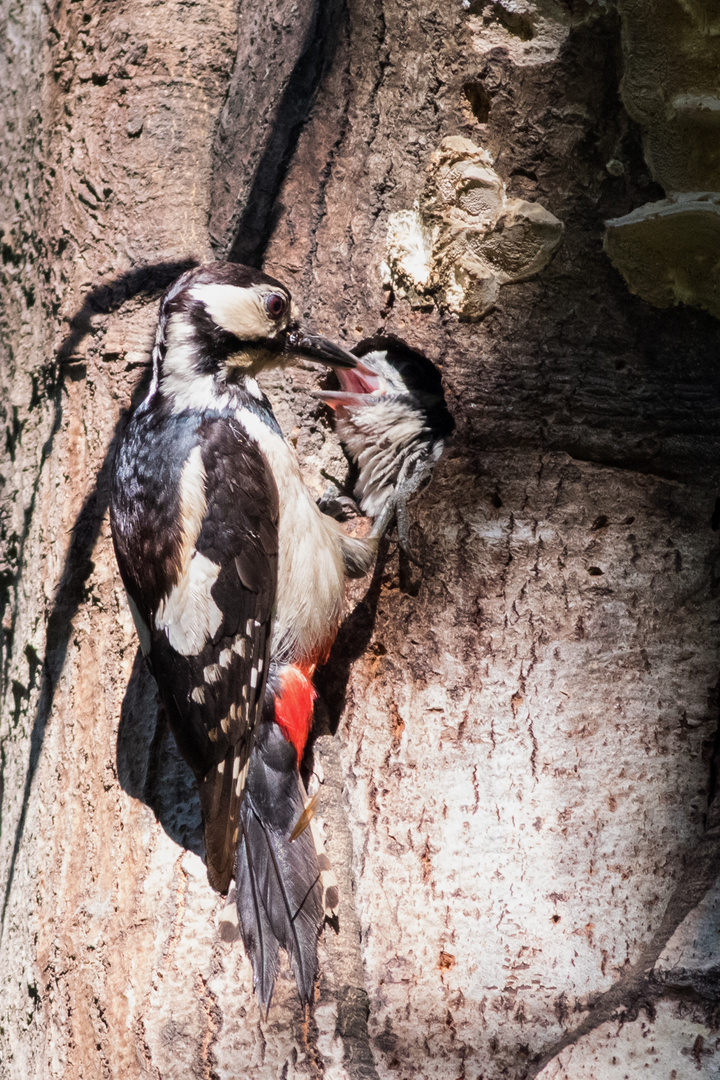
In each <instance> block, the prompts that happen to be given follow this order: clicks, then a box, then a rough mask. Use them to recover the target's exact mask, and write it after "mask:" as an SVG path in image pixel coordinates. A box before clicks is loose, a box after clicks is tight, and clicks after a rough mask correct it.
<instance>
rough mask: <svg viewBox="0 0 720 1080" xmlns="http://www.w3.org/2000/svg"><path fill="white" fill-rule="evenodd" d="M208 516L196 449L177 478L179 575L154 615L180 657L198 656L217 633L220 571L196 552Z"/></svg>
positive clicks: (199, 458)
mask: <svg viewBox="0 0 720 1080" xmlns="http://www.w3.org/2000/svg"><path fill="white" fill-rule="evenodd" d="M206 512H207V500H206V498H205V468H204V466H203V463H202V453H201V450H200V447H199V446H196V447H195V448H194V449H193V450H192V451H191V453H190V456H189V457H188V459H187V461H186V462H185V465H184V466H183V471H182V473H181V476H180V520H181V523H182V540H181V544H180V557H179V563H180V574H179V577H178V580H177V581H176V583H175V585H174V586H173V588H172V589H171V590H170V592H169V594H168V595H167V596H166V597H165V599H164V600H161V602H160V606H159V607H158V609H157V612H156V613H155V626H156V628H157V629H158V630H161V631H164V632H165V634H166V635H167V639H168V641H169V642H170V644H171V645H172V647H173V649H175V651H176V652H179V653H180V655H181V656H197V655H198V653H200V652H202V650H203V647H204V646H205V643H206V642H207V640H208V639H209V638H211V637H212V636H213V635H214V634H215V633H216V631H217V630H218V628H219V626H220V624H221V622H222V612H221V611H220V608H219V607H218V606H217V604H216V603H215V601H214V600H213V598H212V595H211V589H212V587H213V585H214V584H215V582H216V581H217V578H218V574H219V573H220V567H219V566H218V565H217V563H214V562H211V560H210V559H208V558H206V556H205V555H201V554H200V552H199V551H197V550H196V549H195V544H196V543H197V539H198V537H199V535H200V530H201V529H202V523H203V518H204V517H205V513H206Z"/></svg>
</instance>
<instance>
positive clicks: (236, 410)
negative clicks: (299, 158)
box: [110, 264, 374, 1008]
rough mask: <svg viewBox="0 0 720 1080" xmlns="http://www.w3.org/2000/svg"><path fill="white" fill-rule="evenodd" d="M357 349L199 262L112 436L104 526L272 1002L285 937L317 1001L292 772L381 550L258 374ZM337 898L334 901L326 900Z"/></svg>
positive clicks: (308, 868) (313, 913) (334, 358)
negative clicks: (341, 633)
mask: <svg viewBox="0 0 720 1080" xmlns="http://www.w3.org/2000/svg"><path fill="white" fill-rule="evenodd" d="M297 356H308V357H311V358H312V359H314V360H319V361H322V362H323V363H326V364H330V365H332V366H334V367H337V368H348V369H349V368H352V367H355V366H356V365H357V364H358V361H357V360H356V358H355V357H353V356H352V355H351V354H350V353H348V352H346V351H345V350H344V349H342V348H340V347H339V346H336V345H334V344H332V343H331V342H329V341H327V340H326V339H325V338H322V337H316V336H313V335H311V334H309V333H307V332H306V331H305V330H303V329H302V328H301V327H300V326H299V325H298V324H297V322H296V321H294V317H293V313H292V306H291V298H290V294H289V292H288V291H287V289H286V288H284V286H283V285H281V284H280V283H279V282H277V281H275V280H274V279H273V278H271V277H267V276H266V275H265V274H262V273H260V272H259V271H257V270H251V269H249V268H247V267H244V266H239V265H237V264H217V265H214V266H206V267H200V268H198V269H194V270H190V271H188V272H187V273H185V274H184V275H183V276H182V277H181V278H179V279H178V280H177V281H176V282H175V284H174V285H172V286H171V288H170V289H169V290H168V292H167V293H166V295H165V296H164V298H163V300H162V302H161V305H160V316H159V321H158V327H157V334H156V338H155V347H154V351H153V376H152V383H151V385H150V390H149V393H148V395H147V397H146V398H145V400H144V401H143V402H142V404H141V405H140V406H139V407H138V408H137V409H136V411H135V413H134V415H133V416H132V418H131V420H130V422H129V424H128V426H127V429H126V431H125V433H124V436H123V438H122V440H121V442H120V445H119V448H118V451H117V455H116V459H115V464H114V469H113V476H112V486H111V500H110V521H111V526H112V535H113V542H114V545H115V552H116V555H117V561H118V565H119V567H120V573H121V576H122V579H123V582H124V585H125V589H126V591H127V595H128V601H129V605H130V609H131V611H132V614H133V617H134V620H135V623H136V626H137V631H138V635H139V638H140V644H141V648H142V650H143V653H144V654H145V656H146V658H147V660H148V663H149V665H150V668H151V670H152V673H153V675H154V676H155V679H156V681H157V685H158V689H159V693H160V697H161V701H162V703H163V705H164V707H165V709H166V711H167V714H168V717H169V721H170V725H171V728H172V731H173V733H174V736H175V739H176V741H177V745H178V748H179V750H180V752H181V754H182V755H183V757H184V758H185V760H186V761H187V762H188V764H189V765H190V766H191V768H192V769H193V771H194V773H195V776H196V778H197V783H198V788H199V792H200V801H201V806H202V812H203V818H204V826H205V845H206V858H207V869H208V877H209V880H210V882H211V884H212V885H213V886H214V887H215V888H216V889H218V890H219V891H220V892H222V893H225V892H226V891H227V890H228V888H229V887H230V885H231V881H232V879H233V878H234V879H235V897H236V903H237V913H238V920H239V923H240V929H241V933H242V936H243V940H244V943H245V947H246V950H247V952H248V954H249V956H250V959H251V961H252V965H253V971H254V981H255V986H256V990H257V993H258V996H259V998H260V1001H261V1003H262V1005H263V1006H264V1007H265V1008H267V1007H268V1006H269V1003H270V997H271V994H272V989H273V985H274V980H275V975H276V971H277V964H278V958H279V947H280V946H282V947H283V948H285V949H286V950H287V952H288V954H289V956H290V959H291V963H292V966H293V969H294V973H295V977H296V981H297V985H298V990H299V993H300V996H301V998H302V999H303V1000H309V999H310V997H311V994H312V990H313V983H314V978H315V972H316V967H317V937H318V933H319V929H320V926H321V924H322V920H323V890H322V886H321V881H320V873H321V868H322V867H321V865H319V863H318V855H317V850H316V845H315V843H314V841H313V831H312V830H311V829H306V828H304V826H303V816H304V817H305V822H306V821H307V817H308V812H307V810H306V801H305V797H304V796H305V792H304V788H303V786H302V782H301V779H300V775H299V772H298V766H299V763H300V760H301V758H302V755H303V750H304V748H305V743H306V740H307V737H308V734H309V730H310V725H311V723H312V712H313V699H314V696H315V695H314V690H313V686H312V676H313V671H314V669H315V666H316V664H317V663H318V662H319V661H321V660H322V659H323V658H324V657H325V656H326V655H327V653H328V651H329V649H330V646H331V644H332V642H333V640H334V637H335V634H336V632H337V628H338V624H339V621H340V618H341V613H342V610H343V602H344V594H345V580H346V577H347V576H359V575H361V574H363V573H365V572H366V570H367V569H368V568H369V565H370V563H371V561H372V557H373V553H374V552H373V543H372V542H368V541H362V540H356V539H352V538H350V537H348V536H346V535H345V534H344V533H343V531H342V528H341V526H339V525H338V524H337V522H335V521H333V520H332V519H331V518H329V517H327V516H325V515H323V514H322V513H320V511H319V510H318V508H317V506H316V505H315V502H314V500H313V497H312V496H311V494H310V492H309V490H308V489H307V488H306V486H305V484H304V483H303V480H302V478H301V475H300V470H299V467H298V463H297V460H296V458H295V455H294V454H293V452H292V450H291V449H290V448H289V446H288V445H287V443H286V442H285V441H284V439H283V436H282V433H281V431H280V428H279V427H278V424H277V422H276V420H275V417H274V416H273V411H272V408H271V405H270V402H269V401H268V399H267V397H266V396H265V394H264V393H262V391H261V390H260V389H259V387H258V384H257V381H256V379H255V376H256V374H257V373H258V371H260V370H261V369H262V368H264V367H267V366H268V365H273V364H285V363H290V362H292V360H293V358H294V357H297ZM328 903H329V905H330V906H331V907H332V906H334V904H336V903H337V898H336V897H334V898H328Z"/></svg>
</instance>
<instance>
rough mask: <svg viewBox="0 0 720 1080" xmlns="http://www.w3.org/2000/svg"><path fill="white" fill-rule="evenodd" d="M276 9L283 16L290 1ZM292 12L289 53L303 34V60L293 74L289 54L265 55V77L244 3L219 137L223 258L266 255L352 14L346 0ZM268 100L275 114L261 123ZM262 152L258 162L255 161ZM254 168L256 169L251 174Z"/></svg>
mask: <svg viewBox="0 0 720 1080" xmlns="http://www.w3.org/2000/svg"><path fill="white" fill-rule="evenodd" d="M276 16H277V18H278V20H279V21H280V22H282V16H283V12H282V8H280V9H279V10H278V11H277V12H276ZM288 16H289V18H290V22H291V24H292V26H293V37H294V38H295V41H294V42H286V43H285V46H284V49H283V52H284V54H287V51H288V50H290V51H291V50H292V48H293V46H294V44H295V42H296V41H297V40H298V38H300V37H302V40H301V42H300V44H299V45H298V47H297V56H296V59H295V62H294V64H293V65H292V68H291V69H290V71H289V72H288V74H287V77H285V71H284V60H282V59H280V60H279V62H278V63H274V64H272V65H270V67H269V68H268V67H267V64H266V63H264V64H263V67H264V69H265V73H264V77H263V79H262V82H261V84H258V82H257V79H256V73H255V71H254V70H253V60H254V59H255V57H254V56H253V52H252V45H248V42H247V29H246V27H247V23H248V19H249V18H251V17H252V13H251V12H250V13H249V12H248V11H246V10H245V9H244V8H242V9H241V15H240V16H239V17H241V33H240V34H239V40H238V54H237V58H236V61H235V69H234V71H233V75H232V78H231V82H230V89H229V91H228V96H227V99H226V101H225V105H224V107H223V110H222V114H221V117H220V121H219V124H218V129H217V132H216V136H215V140H214V144H213V168H212V173H213V188H212V196H211V203H210V205H211V207H212V210H211V214H210V222H209V233H210V239H211V243H212V244H213V247H214V249H215V251H216V253H217V255H218V257H219V258H227V259H228V260H229V261H230V262H240V263H245V264H247V265H249V266H260V265H261V263H262V259H263V254H264V252H265V249H266V247H267V244H268V241H269V238H270V236H271V234H272V231H273V228H274V226H275V222H276V219H277V216H278V214H279V213H280V212H281V211H282V209H283V208H282V206H280V205H278V202H277V198H278V194H279V192H280V189H281V187H282V183H283V180H284V179H285V175H286V173H287V170H288V166H289V164H290V162H291V161H292V159H293V156H294V154H295V150H296V147H297V143H298V139H299V138H300V133H301V131H302V129H303V126H304V125H305V123H306V122H307V119H308V117H309V115H310V112H311V110H312V106H313V104H314V101H315V96H316V94H317V91H318V88H319V87H320V85H321V83H322V80H323V78H324V76H325V75H326V74H327V72H328V71H329V69H330V67H331V65H332V62H333V59H334V57H335V54H336V52H337V48H338V44H339V41H340V38H341V34H342V30H343V27H344V25H345V24H346V22H347V17H348V16H347V9H346V7H345V4H344V2H343V0H314V3H312V4H311V5H309V6H307V7H306V8H305V9H302V8H301V9H300V10H299V11H298V9H297V8H296V7H295V6H293V8H292V10H291V12H289V13H288ZM243 31H244V32H243ZM283 82H284V89H281V87H282V85H283ZM258 85H260V86H261V90H260V94H259V97H258ZM278 90H280V93H279V95H278V96H277V101H276V102H275V104H274V105H273V104H272V102H273V99H274V97H275V95H276V94H277V92H278ZM268 105H269V107H270V110H271V113H270V115H271V119H270V122H269V123H266V124H263V123H258V122H257V120H258V117H259V116H260V117H261V116H262V112H263V111H264V110H267V109H268ZM256 156H257V157H258V160H257V164H255V165H253V161H254V159H255V157H256ZM250 169H252V172H251V174H250V175H246V170H247V171H249V170H250Z"/></svg>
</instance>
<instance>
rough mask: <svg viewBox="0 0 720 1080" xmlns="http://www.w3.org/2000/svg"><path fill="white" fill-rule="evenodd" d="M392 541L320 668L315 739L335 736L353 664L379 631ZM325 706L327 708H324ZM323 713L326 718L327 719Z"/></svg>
mask: <svg viewBox="0 0 720 1080" xmlns="http://www.w3.org/2000/svg"><path fill="white" fill-rule="evenodd" d="M389 550H390V542H389V540H388V538H387V536H384V537H383V538H382V540H381V541H380V543H379V545H378V554H377V559H376V561H375V568H374V570H373V576H372V578H371V581H370V587H369V588H368V591H367V592H366V593H365V596H364V597H363V598H362V600H360V601H359V602H358V603H357V604H356V605H355V607H354V608H353V610H352V611H351V612H350V614H349V615H348V616H347V618H346V619H345V620H344V621H343V623H342V625H341V627H340V630H339V631H338V635H337V637H336V638H335V641H334V643H333V647H332V649H331V650H330V656H329V657H328V659H327V662H326V663H325V664H323V666H322V667H321V668H319V669H318V672H317V675H316V676H315V686H316V689H317V692H318V696H319V700H320V702H321V703H322V704H321V705H320V707H319V708H316V712H315V723H314V726H313V732H312V740H313V741H314V740H315V739H317V738H318V737H319V736H320V735H326V734H330V735H335V734H336V732H337V729H338V725H339V723H340V717H341V716H342V714H343V710H344V709H345V699H346V696H347V687H348V683H349V681H350V673H351V671H352V665H353V664H354V663H355V661H356V660H359V659H360V657H361V656H362V655H363V653H364V652H365V650H366V649H367V647H368V645H369V644H370V640H371V638H372V635H373V630H374V629H375V619H376V617H377V608H378V602H379V600H380V592H381V589H382V581H383V574H384V572H385V564H386V563H387V558H388V552H389ZM323 706H324V709H323ZM323 712H324V713H325V715H324V716H323V715H322V714H323Z"/></svg>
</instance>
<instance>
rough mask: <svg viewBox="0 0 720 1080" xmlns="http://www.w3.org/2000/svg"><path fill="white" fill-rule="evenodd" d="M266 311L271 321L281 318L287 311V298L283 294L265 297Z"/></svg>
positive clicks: (272, 294)
mask: <svg viewBox="0 0 720 1080" xmlns="http://www.w3.org/2000/svg"><path fill="white" fill-rule="evenodd" d="M265 310H266V311H267V313H268V315H269V316H270V318H271V319H279V318H281V317H282V316H283V315H284V314H285V312H286V311H287V298H286V297H285V296H282V294H281V293H276V292H275V293H270V295H269V296H266V297H265Z"/></svg>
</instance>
